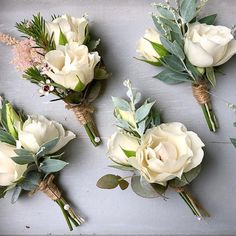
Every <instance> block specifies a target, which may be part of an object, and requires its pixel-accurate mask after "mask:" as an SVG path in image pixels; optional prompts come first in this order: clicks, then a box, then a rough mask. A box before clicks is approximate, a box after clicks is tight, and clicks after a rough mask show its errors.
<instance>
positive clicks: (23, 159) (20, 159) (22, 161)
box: [11, 155, 35, 165]
mask: <svg viewBox="0 0 236 236" xmlns="http://www.w3.org/2000/svg"><path fill="white" fill-rule="evenodd" d="M11 159H12V160H13V161H14V162H15V163H17V164H19V165H26V164H30V163H33V162H34V161H35V159H34V156H32V155H30V156H16V157H12V158H11Z"/></svg>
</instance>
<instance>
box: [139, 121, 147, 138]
mask: <svg viewBox="0 0 236 236" xmlns="http://www.w3.org/2000/svg"><path fill="white" fill-rule="evenodd" d="M146 121H147V119H144V120H142V121H141V122H139V123H138V133H139V135H140V136H143V134H144V132H145V130H146Z"/></svg>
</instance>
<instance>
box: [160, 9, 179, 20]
mask: <svg viewBox="0 0 236 236" xmlns="http://www.w3.org/2000/svg"><path fill="white" fill-rule="evenodd" d="M157 10H158V12H159V13H160V15H161V16H163V17H165V18H166V19H170V20H174V19H175V17H174V15H173V13H172V12H171V11H169V10H168V9H166V8H164V7H162V6H160V5H157Z"/></svg>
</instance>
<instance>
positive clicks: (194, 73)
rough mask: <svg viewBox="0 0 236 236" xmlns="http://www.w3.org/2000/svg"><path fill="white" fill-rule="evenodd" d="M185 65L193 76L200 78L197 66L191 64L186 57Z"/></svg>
mask: <svg viewBox="0 0 236 236" xmlns="http://www.w3.org/2000/svg"><path fill="white" fill-rule="evenodd" d="M186 66H187V68H188V70H190V71H191V72H192V74H193V76H194V77H195V78H201V77H202V74H201V73H200V72H199V71H198V69H197V67H196V66H194V65H192V64H191V63H190V61H189V60H188V59H187V58H186Z"/></svg>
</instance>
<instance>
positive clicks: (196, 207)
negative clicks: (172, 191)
mask: <svg viewBox="0 0 236 236" xmlns="http://www.w3.org/2000/svg"><path fill="white" fill-rule="evenodd" d="M177 192H178V193H179V195H180V196H181V198H182V199H183V200H184V201H185V203H186V204H187V205H188V207H189V208H190V209H191V211H192V212H193V214H194V215H195V216H197V217H198V219H199V220H201V219H203V218H204V217H209V216H210V215H209V213H208V212H207V211H206V210H205V209H203V208H202V207H201V206H200V204H199V203H198V202H196V200H194V199H193V198H192V196H191V195H190V194H189V193H188V192H187V191H186V190H183V189H181V190H180V191H179V190H178V191H177Z"/></svg>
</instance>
